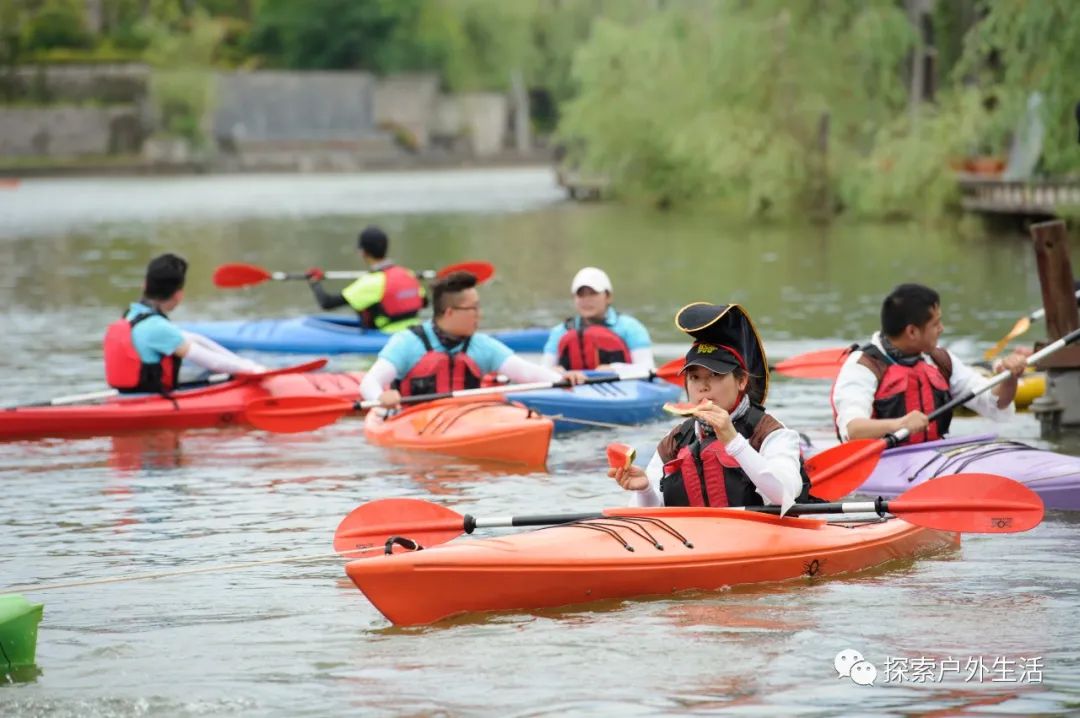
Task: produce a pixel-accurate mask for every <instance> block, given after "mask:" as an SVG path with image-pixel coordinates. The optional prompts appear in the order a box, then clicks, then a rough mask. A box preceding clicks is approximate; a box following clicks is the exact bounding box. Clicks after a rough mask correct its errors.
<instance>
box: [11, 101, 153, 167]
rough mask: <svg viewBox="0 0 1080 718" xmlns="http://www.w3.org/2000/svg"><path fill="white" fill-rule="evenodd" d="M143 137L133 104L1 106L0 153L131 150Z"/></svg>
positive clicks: (54, 154) (62, 154) (55, 154)
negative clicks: (103, 105)
mask: <svg viewBox="0 0 1080 718" xmlns="http://www.w3.org/2000/svg"><path fill="white" fill-rule="evenodd" d="M144 139H145V131H144V129H143V126H142V121H141V119H140V115H139V112H138V110H137V109H136V108H135V107H133V106H123V105H118V106H114V107H90V106H78V105H72V106H66V107H64V106H60V107H40V108H38V107H0V156H8V157H73V156H78V155H107V154H125V153H128V154H130V153H136V152H138V151H139V149H140V148H141V147H142V143H143V140H144Z"/></svg>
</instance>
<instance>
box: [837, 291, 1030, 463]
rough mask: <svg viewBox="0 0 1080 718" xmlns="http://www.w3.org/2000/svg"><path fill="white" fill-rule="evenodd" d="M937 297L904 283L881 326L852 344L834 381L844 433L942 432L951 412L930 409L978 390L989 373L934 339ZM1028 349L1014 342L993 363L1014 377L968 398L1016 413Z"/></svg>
mask: <svg viewBox="0 0 1080 718" xmlns="http://www.w3.org/2000/svg"><path fill="white" fill-rule="evenodd" d="M943 329H944V328H943V326H942V322H941V298H940V297H939V295H938V293H937V292H935V291H934V290H933V289H930V288H929V287H925V286H923V285H921V284H901V285H900V286H898V287H896V289H894V290H893V291H892V292H891V293H890V294H889V296H887V297H886V298H885V301H884V303H883V304H882V307H881V331H879V332H876V333H875V334H874V336H873V337H872V338H871V340H870V343H869V344H866V345H864V346H861V347H859V348H857V349H854V350H853V351H852V352H851V354H850V355H849V356H848V358H847V359H846V360H845V361H844V364H843V366H842V367H841V368H840V373H839V374H838V375H837V377H836V382H835V383H834V384H833V389H832V404H833V412H834V419H835V423H836V432H837V435H838V436H839V437H840V440H841V441H849V440H853V439H877V438H880V437H882V436H885V435H886V434H891V433H893V432H896V431H899V430H900V429H906V430H907V431H908V432H910V434H911V436H910V437H909V438H908V439H907V441H908V442H909V443H919V442H923V441H933V440H935V439H940V438H943V437H944V436H945V435H946V434H947V433H948V430H949V424H950V422H951V421H952V412H946V413H945V414H943V415H941V416H940V417H938V418H936V419H934V421H932V422H931V421H929V420H928V418H927V415H928V414H931V413H932V412H933V411H934V409H936V408H937V407H939V406H942V405H944V404H945V403H947V402H948V401H950V400H951V399H952V397H954V396H960V395H961V394H964V393H965V392H967V391H978V390H979V389H981V388H982V387H984V386H986V384H987V383H988V380H987V379H986V378H984V377H983V376H981V375H980V374H979V373H978V372H976V371H974V370H973V369H972V368H971V367H969V366H967V365H966V364H964V362H962V361H960V360H959V359H958V358H957V357H956V356H955V355H953V354H952V353H951V352H949V351H947V350H946V349H942V348H941V347H939V346H938V345H937V343H938V338H939V337H940V336H941V334H942V331H943ZM1030 355H1031V352H1030V350H1027V349H1017V350H1016V351H1014V352H1013V353H1012V354H1010V355H1009V356H1007V357H1005V358H1004V359H1000V360H998V361H997V362H996V363H995V365H994V372H995V373H997V372H1000V371H1002V370H1003V369H1007V370H1009V371H1010V372H1012V374H1013V377H1012V378H1010V379H1009V380H1008V381H1005V382H1003V383H1001V384H999V385H998V386H996V387H994V388H993V389H992V390H990V391H989V392H984V393H982V394H980V395H979V396H976V397H975V398H974V399H972V400H971V401H969V402H968V403H967V404H966V406H967V407H968V408H970V409H972V410H974V411H976V412H977V413H979V414H981V415H983V416H985V417H988V418H992V419H999V420H1000V419H1004V418H1007V417H1009V416H1012V415H1013V414H1014V413H1015V409H1014V408H1013V398H1014V397H1015V396H1016V378H1017V377H1019V376H1020V375H1021V374H1023V373H1024V368H1025V367H1026V362H1027V357H1028V356H1030Z"/></svg>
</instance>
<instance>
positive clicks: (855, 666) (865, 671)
mask: <svg viewBox="0 0 1080 718" xmlns="http://www.w3.org/2000/svg"><path fill="white" fill-rule="evenodd" d="M833 668H835V669H836V672H837V674H839V677H840V678H850V679H851V680H852V681H853V682H854V683H858V684H859V685H860V686H872V685H874V681H875V680H877V668H875V667H874V664H873V663H870V662H869V661H867V660H865V659H863V656H862V654H861V653H859V652H858V651H856V650H855V649H853V648H847V649H845V650H843V651H840V652H839V653H837V654H836V658H834V659H833Z"/></svg>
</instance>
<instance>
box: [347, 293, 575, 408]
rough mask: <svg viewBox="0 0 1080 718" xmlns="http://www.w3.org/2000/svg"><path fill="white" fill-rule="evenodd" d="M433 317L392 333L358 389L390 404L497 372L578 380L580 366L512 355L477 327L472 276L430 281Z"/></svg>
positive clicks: (470, 384) (467, 385)
mask: <svg viewBox="0 0 1080 718" xmlns="http://www.w3.org/2000/svg"><path fill="white" fill-rule="evenodd" d="M431 299H432V308H433V310H434V315H435V316H434V318H433V319H431V320H428V321H426V322H423V323H422V324H420V325H417V326H414V327H410V328H408V329H407V330H405V331H401V332H398V333H397V334H395V335H394V336H393V337H392V338H391V339H390V341H389V342H387V343H386V346H385V347H383V349H382V351H380V352H379V357H378V359H376V360H375V364H374V365H372V367H371V369H369V370H368V372H367V374H365V375H364V379H363V381H362V382H361V383H360V393H361V394H362V395H363V397H364V399H365V400H367V401H374V400H378V401H379V402H380V403H381V404H382V405H383V406H384V407H388V408H393V407H396V406H398V405H399V404H400V403H401V397H402V396H412V395H418V394H433V393H441V392H446V391H459V390H462V389H471V388H475V387H478V386H480V384H481V382H482V380H483V377H484V375H486V374H492V373H498V374H501V375H503V376H505V377H507V378H508V379H509V380H510V381H511V382H513V383H524V382H558V381H562V380H563V379H569V380H570V382H571V383H579V382H580V381H581V380H582V379H584V375H583V374H581V372H569V373H567V374H566V375H563V374H560V373H558V372H556V371H554V370H553V369H547V368H545V367H542V366H538V365H536V364H532V363H530V362H527V361H525V360H524V359H522V358H521V357H519V356H516V355H515V354H514V353H513V351H511V350H510V348H509V347H507V346H506V345H505V344H503V343H502V342H500V341H499V340H497V339H495V338H493V337H491V336H488V335H487V334H483V333H481V332H479V331H477V330H478V329H479V327H480V295H479V293H478V292H477V291H476V277H474V276H473V275H472V274H469V273H468V272H455V273H453V274H450V275H449V276H447V277H444V278H442V279H440V280H438V281H436V282H435V283H434V284H432V286H431Z"/></svg>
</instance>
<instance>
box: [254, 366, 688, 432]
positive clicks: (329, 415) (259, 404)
mask: <svg viewBox="0 0 1080 718" xmlns="http://www.w3.org/2000/svg"><path fill="white" fill-rule="evenodd" d="M682 368H683V360H682V359H673V360H671V361H669V362H668V363H667V364H664V365H663V366H662V367H660V368H659V369H654V370H651V371H641V370H636V369H629V370H622V369H620V370H618V371H616V372H615V373H613V374H610V375H608V374H605V375H603V376H593V377H588V378H587V379H585V381H584V382H582V383H583V384H608V383H612V382H617V381H647V380H650V379H653V378H660V379H664V380H665V381H669V382H672V383H675V384H679V385H680V386H681V379H680V378H679V373H680V372H681V371H682ZM571 386H572V385H571V383H570V380H569V379H563V380H562V381H554V382H550V381H538V382H532V383H529V384H505V385H500V386H489V387H481V388H479V389H462V390H459V391H445V392H439V393H437V394H417V395H415V396H406V397H402V399H401V403H402V404H405V405H408V404H419V403H422V402H427V401H435V400H437V399H453V398H459V397H471V396H486V395H494V394H507V393H511V392H523V391H538V390H542V389H559V388H564V389H568V388H570V387H571ZM378 406H381V404H380V403H379V402H378V401H349V400H348V399H340V398H334V397H320V396H282V397H269V398H264V399H255V400H253V401H251V402H248V404H247V406H246V407H245V410H244V411H245V414H246V416H247V421H248V423H249V424H251V425H252V426H254V427H256V428H258V429H264V430H266V431H273V432H277V433H296V432H300V431H314V430H315V429H319V428H321V427H323V426H327V425H328V424H332V423H334V422H335V421H337V420H338V419H340V418H342V417H343V416H345V415H347V414H351V413H353V412H355V411H364V410H367V409H374V408H376V407H378Z"/></svg>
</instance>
